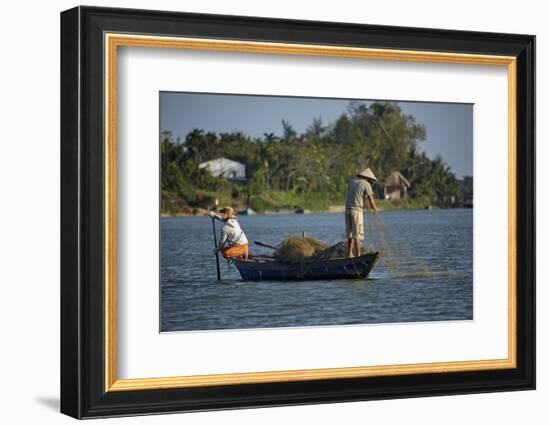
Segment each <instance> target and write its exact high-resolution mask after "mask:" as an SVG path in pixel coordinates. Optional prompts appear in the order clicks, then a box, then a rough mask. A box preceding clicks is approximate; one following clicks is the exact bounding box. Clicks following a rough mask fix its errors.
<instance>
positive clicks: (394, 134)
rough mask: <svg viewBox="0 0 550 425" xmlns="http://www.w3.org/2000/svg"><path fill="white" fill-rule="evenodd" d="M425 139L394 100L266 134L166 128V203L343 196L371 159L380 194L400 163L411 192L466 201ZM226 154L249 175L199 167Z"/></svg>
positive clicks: (428, 200)
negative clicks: (178, 134)
mask: <svg viewBox="0 0 550 425" xmlns="http://www.w3.org/2000/svg"><path fill="white" fill-rule="evenodd" d="M425 139H426V129H425V127H424V126H423V125H422V124H420V123H417V122H416V120H415V118H414V116H412V115H407V114H404V113H403V111H402V110H401V108H400V107H399V105H398V104H397V103H395V102H374V103H372V104H370V105H366V104H364V103H361V102H350V104H349V105H348V108H347V110H346V112H344V113H342V115H341V116H340V117H339V118H338V119H336V121H334V122H332V123H327V124H325V123H323V122H322V120H321V118H314V119H313V121H312V123H311V125H310V126H309V127H308V128H307V129H306V130H305V131H304V132H303V133H298V132H297V131H296V130H295V129H294V128H293V127H292V125H291V123H290V122H288V121H287V120H284V119H283V120H282V133H281V134H280V135H275V134H273V133H264V134H263V135H262V136H261V137H250V136H248V135H246V134H244V133H242V132H232V133H214V132H208V131H204V130H201V129H194V130H193V131H191V132H189V133H188V134H187V135H186V136H185V139H184V140H181V139H175V138H174V136H173V134H172V133H171V132H169V131H163V132H162V133H161V141H160V145H161V209H162V210H163V212H166V213H174V212H178V211H181V210H182V209H184V208H209V207H211V206H212V203H213V199H214V198H218V199H221V200H222V201H224V202H225V203H227V202H229V203H232V204H234V205H236V206H242V205H247V206H248V205H250V202H251V199H252V200H253V201H254V200H256V203H258V201H261V200H262V199H263V201H265V202H268V203H269V201H270V200H271V201H272V200H273V198H277V197H278V199H293V200H296V199H309V198H311V199H313V198H315V199H320V198H322V199H326V200H330V201H333V200H340V202H339V203H343V201H344V197H345V190H346V187H347V184H348V182H349V180H350V178H351V177H352V176H354V175H355V173H356V172H357V170H359V169H363V168H365V167H370V168H371V169H372V170H373V171H374V173H375V174H376V175H377V176H378V178H379V184H377V185H375V187H374V190H375V192H376V193H377V195H378V197H382V196H383V181H384V178H385V177H386V176H388V175H389V174H390V173H392V172H393V171H396V170H398V171H400V172H401V174H403V175H404V176H405V177H406V178H407V179H408V181H409V182H410V184H411V187H410V188H409V191H408V193H409V196H410V197H411V199H414V200H417V201H419V202H423V203H425V204H426V205H436V206H440V207H450V206H454V205H458V204H460V203H461V202H462V199H463V189H462V186H461V184H460V182H459V181H458V180H457V178H456V177H455V175H454V174H453V173H452V172H451V171H450V169H449V167H448V166H447V164H446V163H445V162H444V161H443V159H442V158H441V157H440V156H438V157H436V158H435V159H433V160H432V159H430V158H428V157H427V156H426V154H425V153H424V152H423V150H422V149H420V147H419V146H420V144H421V143H422V141H424V140H425ZM219 157H225V158H229V159H232V160H234V161H238V162H240V163H243V164H244V165H245V166H246V174H247V179H246V183H245V184H234V183H231V182H229V181H227V180H225V179H222V178H216V177H213V176H212V175H211V174H210V172H208V171H207V170H205V169H201V168H199V164H201V163H202V162H204V161H208V160H211V159H215V158H219ZM285 196H287V198H285ZM288 197H291V198H288ZM324 205H327V203H325V204H324Z"/></svg>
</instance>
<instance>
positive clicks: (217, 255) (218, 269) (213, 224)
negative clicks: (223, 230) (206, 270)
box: [212, 217, 221, 280]
mask: <svg viewBox="0 0 550 425" xmlns="http://www.w3.org/2000/svg"><path fill="white" fill-rule="evenodd" d="M214 220H215V219H214V217H212V233H213V235H214V248H216V249H218V240H217V238H216V223H215V221H214ZM216 272H217V273H218V280H221V275H220V257H219V254H218V251H216Z"/></svg>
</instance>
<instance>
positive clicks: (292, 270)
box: [233, 252, 378, 281]
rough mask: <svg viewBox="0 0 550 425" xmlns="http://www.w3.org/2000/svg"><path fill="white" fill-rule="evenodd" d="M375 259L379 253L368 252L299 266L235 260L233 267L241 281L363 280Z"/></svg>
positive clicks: (270, 260) (266, 259) (263, 259)
mask: <svg viewBox="0 0 550 425" xmlns="http://www.w3.org/2000/svg"><path fill="white" fill-rule="evenodd" d="M377 259H378V252H370V253H368V254H365V255H361V256H360V257H353V258H335V259H330V260H318V259H304V260H303V261H301V262H299V263H283V262H281V261H277V260H276V259H275V258H272V257H260V258H256V259H255V258H251V259H248V260H238V259H236V258H234V259H233V263H234V264H235V266H236V267H237V270H239V273H240V274H241V277H242V278H243V280H254V281H258V280H319V279H365V278H366V277H367V276H368V275H369V273H370V272H371V270H372V268H373V267H374V264H375V263H376V260H377Z"/></svg>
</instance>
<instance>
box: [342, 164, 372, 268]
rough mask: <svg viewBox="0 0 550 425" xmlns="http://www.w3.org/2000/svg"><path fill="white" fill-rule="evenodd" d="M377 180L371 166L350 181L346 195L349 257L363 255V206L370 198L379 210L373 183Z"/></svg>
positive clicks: (370, 201) (370, 203)
mask: <svg viewBox="0 0 550 425" xmlns="http://www.w3.org/2000/svg"><path fill="white" fill-rule="evenodd" d="M375 182H376V176H375V175H374V173H373V172H372V171H371V169H370V168H366V169H364V170H363V171H360V172H358V173H357V175H356V176H355V177H354V178H353V179H352V180H351V181H350V182H349V185H348V192H347V196H346V213H345V215H346V237H347V238H348V257H352V256H353V248H354V247H355V255H356V256H359V255H361V240H363V239H365V229H364V226H363V208H364V207H365V202H366V201H367V200H368V203H369V205H370V207H371V208H372V209H373V211H375V212H376V211H377V208H376V202H375V201H374V193H373V191H372V187H371V184H373V183H375Z"/></svg>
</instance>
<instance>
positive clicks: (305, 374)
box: [104, 33, 517, 391]
mask: <svg viewBox="0 0 550 425" xmlns="http://www.w3.org/2000/svg"><path fill="white" fill-rule="evenodd" d="M104 46H105V64H104V70H105V86H104V91H105V93H104V94H105V116H104V119H105V130H104V147H105V160H104V164H105V187H104V191H105V195H104V196H105V198H104V199H105V211H104V213H105V234H104V237H105V246H104V247H105V258H104V260H105V272H104V285H105V286H104V289H105V317H104V319H105V329H104V334H105V369H104V372H105V374H104V382H105V391H137V390H152V389H169V388H184V387H204V386H216V385H239V384H254V383H273V382H289V381H312V380H322V379H340V378H359V377H379V376H395V375H411V374H420V373H450V372H465V371H483V370H498V369H513V368H515V367H516V366H517V353H516V341H517V320H516V314H517V313H516V309H517V294H516V286H517V275H516V270H517V229H516V220H517V193H516V191H517V189H516V156H517V149H516V147H517V132H516V130H517V129H516V120H517V118H516V107H517V106H516V86H517V74H516V66H517V65H516V58H515V57H513V56H494V55H478V54H465V53H447V52H429V51H411V50H393V49H371V48H361V47H342V46H331V45H311V44H288V43H275V42H256V41H236V40H218V39H204V38H183V37H182V38H180V37H163V36H150V35H128V34H117V33H106V34H105V36H104ZM121 46H125V47H148V48H169V49H189V50H207V51H226V52H239V53H259V54H278V55H299V56H300V55H301V56H321V57H339V58H354V59H358V60H361V59H363V60H368V59H371V60H392V61H393V60H396V61H404V62H431V63H447V64H468V65H486V66H487V65H492V66H504V67H506V68H507V72H508V200H509V202H508V357H507V358H505V359H495V360H468V361H453V362H435V363H418V364H398V365H381V366H361V367H342V368H325V369H302V370H285V371H266V372H246V373H229V374H214V375H192V376H174V377H151V378H132V379H118V378H117V370H116V364H117V350H116V347H117V322H116V305H117V304H116V302H117V301H116V294H117V293H116V277H117V272H116V265H117V242H116V234H117V227H116V211H117V203H116V200H117V194H116V188H117V181H116V164H117V156H116V152H117V151H116V146H117V139H116V136H117V131H116V123H117V110H116V99H117V51H118V47H121Z"/></svg>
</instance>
